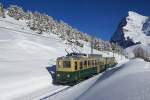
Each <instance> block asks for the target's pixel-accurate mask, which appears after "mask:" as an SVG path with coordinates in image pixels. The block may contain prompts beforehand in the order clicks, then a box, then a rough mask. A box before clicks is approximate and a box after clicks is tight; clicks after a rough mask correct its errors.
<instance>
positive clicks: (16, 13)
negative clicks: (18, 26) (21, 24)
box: [7, 5, 25, 20]
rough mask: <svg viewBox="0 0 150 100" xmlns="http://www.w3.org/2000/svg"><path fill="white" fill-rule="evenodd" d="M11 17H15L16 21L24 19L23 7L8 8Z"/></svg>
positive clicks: (12, 6) (11, 6)
mask: <svg viewBox="0 0 150 100" xmlns="http://www.w3.org/2000/svg"><path fill="white" fill-rule="evenodd" d="M7 14H8V15H9V16H10V17H13V18H14V19H16V20H19V19H23V18H24V14H25V13H24V11H23V9H22V8H21V7H18V6H16V5H10V7H9V8H8V13H7Z"/></svg>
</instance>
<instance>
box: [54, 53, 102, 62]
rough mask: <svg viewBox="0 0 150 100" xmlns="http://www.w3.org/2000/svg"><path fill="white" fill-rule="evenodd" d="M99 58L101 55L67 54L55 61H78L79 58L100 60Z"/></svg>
mask: <svg viewBox="0 0 150 100" xmlns="http://www.w3.org/2000/svg"><path fill="white" fill-rule="evenodd" d="M100 57H102V55H100V54H84V53H70V54H67V55H66V56H63V57H58V58H57V60H60V59H70V58H74V59H80V58H100Z"/></svg>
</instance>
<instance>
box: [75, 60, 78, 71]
mask: <svg viewBox="0 0 150 100" xmlns="http://www.w3.org/2000/svg"><path fill="white" fill-rule="evenodd" d="M74 64H75V70H77V67H78V64H77V61H75V62H74Z"/></svg>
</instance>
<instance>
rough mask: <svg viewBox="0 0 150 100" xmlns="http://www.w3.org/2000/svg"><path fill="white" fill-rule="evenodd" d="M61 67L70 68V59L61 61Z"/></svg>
mask: <svg viewBox="0 0 150 100" xmlns="http://www.w3.org/2000/svg"><path fill="white" fill-rule="evenodd" d="M63 67H64V68H71V62H70V61H64V62H63Z"/></svg>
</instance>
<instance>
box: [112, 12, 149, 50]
mask: <svg viewBox="0 0 150 100" xmlns="http://www.w3.org/2000/svg"><path fill="white" fill-rule="evenodd" d="M148 19H149V18H148V17H146V16H143V15H140V14H138V13H136V12H133V11H129V12H128V16H127V17H125V18H124V19H122V20H121V22H120V24H119V26H118V28H117V30H116V32H115V33H114V35H113V36H112V38H111V42H115V43H118V44H119V45H120V46H123V47H125V48H126V47H129V46H131V45H135V44H137V43H142V44H147V43H150V37H149V36H148V34H149V33H150V24H149V22H150V20H148Z"/></svg>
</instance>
